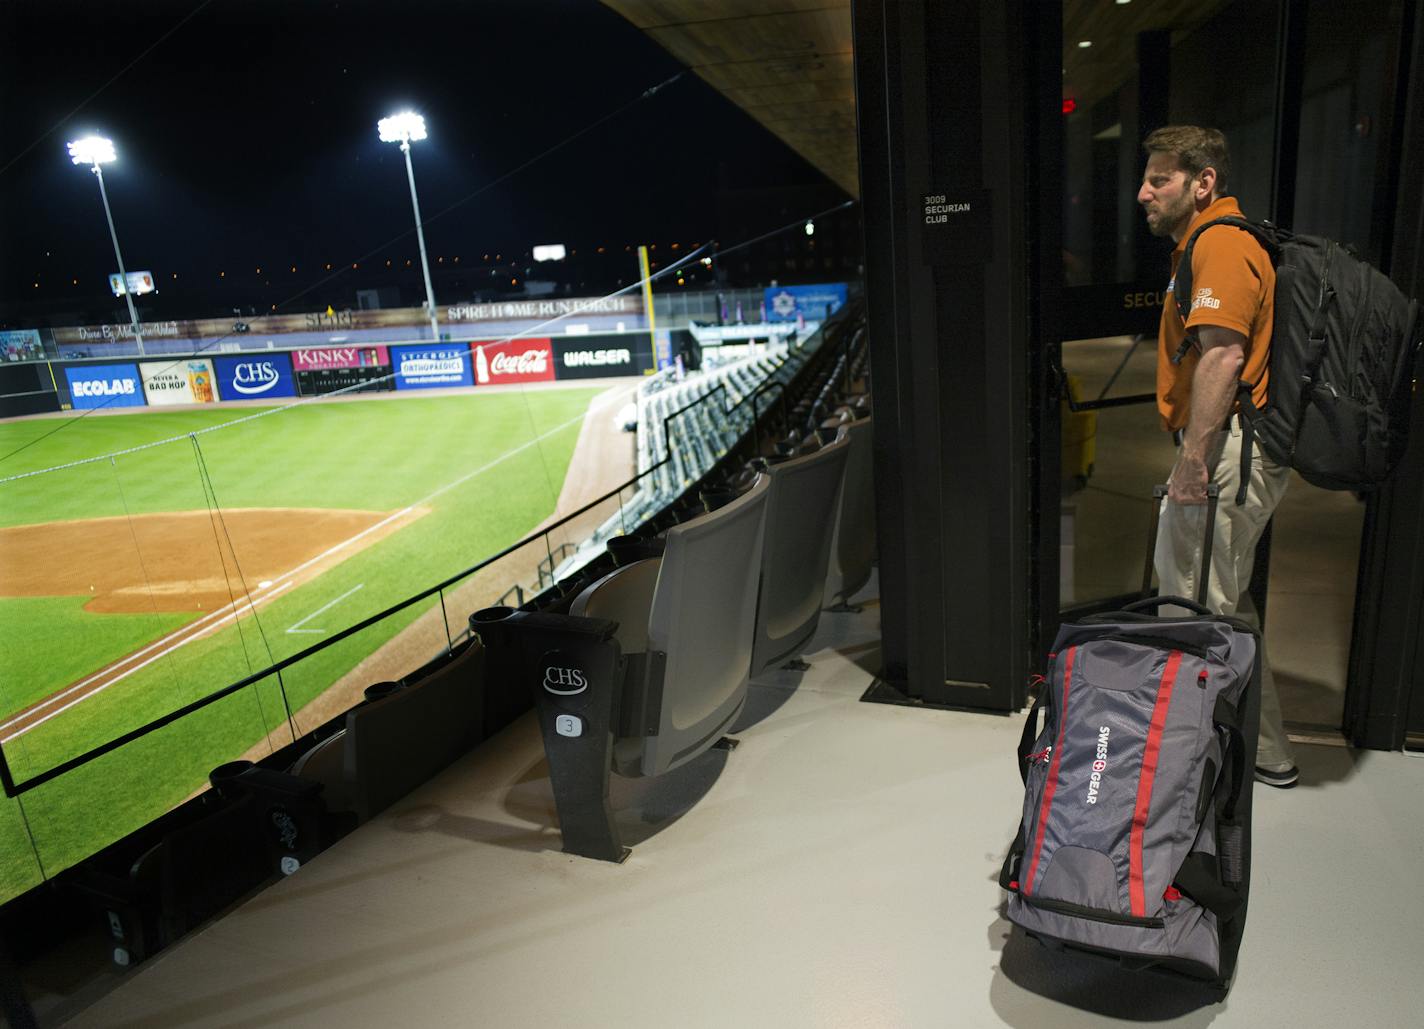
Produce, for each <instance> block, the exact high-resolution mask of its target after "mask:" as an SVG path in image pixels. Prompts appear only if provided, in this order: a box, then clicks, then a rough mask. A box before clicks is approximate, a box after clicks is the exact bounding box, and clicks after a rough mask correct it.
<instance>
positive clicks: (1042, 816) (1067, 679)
mask: <svg viewBox="0 0 1424 1029" xmlns="http://www.w3.org/2000/svg"><path fill="white" fill-rule="evenodd" d="M1077 649H1078V648H1077V647H1069V648H1068V655H1067V657H1066V658H1065V660H1064V665H1063V709H1062V710H1061V711H1059V712H1058V739H1057V741H1056V742H1055V743H1054V744H1053V760H1052V762H1050V763H1049V765H1048V781H1047V782H1046V783H1044V786H1043V800H1042V801H1040V802H1039V806H1038V833H1037V836H1038V843H1037V844H1035V845H1034V848H1033V861H1032V862H1031V863H1030V864H1029V866H1028V875H1027V877H1025V879H1024V881H1023V889H1022V890H1020V892H1021V893H1022V894H1023V895H1024V896H1028V895H1029V893H1030V892H1031V891H1032V890H1033V877H1034V873H1035V872H1037V871H1038V859H1039V858H1040V857H1042V856H1043V830H1044V828H1045V827H1047V825H1048V809H1049V808H1051V807H1052V806H1053V791H1054V790H1055V789H1057V788H1058V762H1059V761H1060V760H1061V759H1062V757H1063V729H1064V727H1065V726H1066V725H1067V724H1068V719H1067V717H1066V715H1067V713H1068V685H1069V683H1071V682H1072V681H1073V654H1074V653H1075V652H1076V651H1077Z"/></svg>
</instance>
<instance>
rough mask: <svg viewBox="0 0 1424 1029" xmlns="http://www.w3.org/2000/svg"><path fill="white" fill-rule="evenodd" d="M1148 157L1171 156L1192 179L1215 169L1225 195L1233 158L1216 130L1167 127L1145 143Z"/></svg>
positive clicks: (1148, 138)
mask: <svg viewBox="0 0 1424 1029" xmlns="http://www.w3.org/2000/svg"><path fill="white" fill-rule="evenodd" d="M1142 149H1143V150H1145V151H1146V152H1147V153H1148V155H1149V156H1150V155H1152V154H1171V155H1173V156H1174V157H1176V159H1177V163H1178V164H1179V165H1181V167H1182V169H1183V170H1184V171H1185V172H1186V173H1187V174H1188V175H1190V176H1191V177H1192V178H1196V177H1197V176H1198V175H1200V174H1201V173H1202V170H1203V169H1205V168H1215V169H1216V192H1217V194H1218V195H1219V196H1220V195H1225V193H1226V179H1227V173H1228V171H1229V170H1230V164H1231V157H1230V155H1229V154H1227V152H1226V137H1225V136H1223V135H1222V134H1221V132H1220V131H1219V130H1217V129H1204V128H1201V127H1200V126H1197V125H1167V126H1165V127H1163V128H1160V129H1158V130H1157V131H1156V132H1153V133H1152V134H1151V135H1149V136H1148V137H1147V138H1146V139H1144V140H1143V141H1142Z"/></svg>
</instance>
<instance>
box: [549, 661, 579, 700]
mask: <svg viewBox="0 0 1424 1029" xmlns="http://www.w3.org/2000/svg"><path fill="white" fill-rule="evenodd" d="M544 689H546V690H548V691H549V692H550V693H557V694H558V695H559V696H561V697H572V696H573V695H574V694H576V693H582V692H583V691H584V690H586V689H588V676H586V675H584V673H583V669H581V668H566V667H561V666H559V665H549V666H548V667H547V668H545V669H544Z"/></svg>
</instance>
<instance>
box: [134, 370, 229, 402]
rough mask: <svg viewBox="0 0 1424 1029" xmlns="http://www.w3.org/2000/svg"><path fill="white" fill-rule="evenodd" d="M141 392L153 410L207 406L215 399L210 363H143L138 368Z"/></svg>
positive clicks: (215, 391)
mask: <svg viewBox="0 0 1424 1029" xmlns="http://www.w3.org/2000/svg"><path fill="white" fill-rule="evenodd" d="M138 371H139V375H140V376H141V377H142V378H143V392H144V394H145V395H146V396H147V397H148V402H149V403H150V404H152V405H153V406H154V407H167V406H170V405H173V404H211V403H212V402H213V401H214V400H216V399H217V398H218V397H217V390H216V389H215V388H214V386H213V363H212V362H211V361H208V360H206V359H201V360H186V361H145V362H143V363H142V364H140V365H139V366H138Z"/></svg>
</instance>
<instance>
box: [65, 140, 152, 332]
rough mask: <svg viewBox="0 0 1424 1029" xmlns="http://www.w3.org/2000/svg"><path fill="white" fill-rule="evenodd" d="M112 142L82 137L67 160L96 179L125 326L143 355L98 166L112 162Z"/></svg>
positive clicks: (70, 148)
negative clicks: (115, 263)
mask: <svg viewBox="0 0 1424 1029" xmlns="http://www.w3.org/2000/svg"><path fill="white" fill-rule="evenodd" d="M117 158H118V155H117V154H115V153H114V141H113V140H111V139H105V138H104V137H103V136H85V137H84V138H83V139H76V140H75V141H74V142H73V143H70V144H69V159H70V160H71V161H73V162H74V163H75V164H87V165H89V166H90V168H89V170H90V171H92V172H93V173H94V177H95V178H96V179H98V180H99V199H101V200H103V201H104V217H105V218H107V219H108V220H109V238H110V239H112V240H113V241H114V259H115V260H117V261H118V262H119V282H120V284H121V285H122V286H123V289H124V299H125V300H127V301H128V305H129V325H130V326H132V327H133V334H134V339H135V340H136V341H137V342H138V355H139V356H140V357H142V356H144V355H143V333H142V332H140V331H139V327H138V312H137V311H135V310H134V302H133V293H132V292H131V291H130V290H129V275H128V272H127V271H125V270H124V255H123V254H121V253H119V234H118V233H117V232H115V231H114V215H113V212H111V211H110V210H109V194H108V191H107V190H105V189H104V171H103V169H102V168H100V167H99V166H100V165H101V164H108V163H109V162H110V161H113V160H116V159H117Z"/></svg>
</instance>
